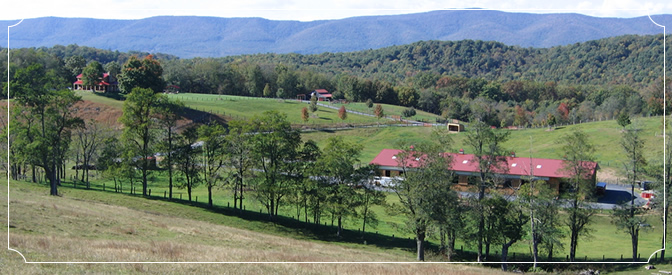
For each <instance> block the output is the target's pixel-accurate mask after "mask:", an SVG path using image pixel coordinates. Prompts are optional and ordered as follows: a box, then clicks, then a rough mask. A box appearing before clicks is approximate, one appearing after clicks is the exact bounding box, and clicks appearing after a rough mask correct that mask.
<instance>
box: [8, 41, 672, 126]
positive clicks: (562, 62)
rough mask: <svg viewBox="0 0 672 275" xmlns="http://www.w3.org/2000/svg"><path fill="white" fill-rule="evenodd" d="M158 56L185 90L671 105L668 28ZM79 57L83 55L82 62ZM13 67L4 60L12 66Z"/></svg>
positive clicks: (550, 109)
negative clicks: (534, 41) (335, 49)
mask: <svg viewBox="0 0 672 275" xmlns="http://www.w3.org/2000/svg"><path fill="white" fill-rule="evenodd" d="M668 47H669V42H668ZM5 51H6V50H5ZM5 51H3V52H5ZM131 55H144V54H142V53H138V52H131V53H120V52H112V51H105V50H99V49H94V48H88V47H78V46H76V45H70V46H56V47H52V48H38V49H21V50H13V52H12V55H11V56H12V58H11V63H12V64H13V66H16V67H17V68H21V67H22V66H24V65H25V64H30V62H39V63H42V64H45V67H46V68H47V69H53V70H54V71H55V72H57V74H58V75H60V76H61V77H63V78H64V79H70V80H72V79H74V76H75V75H76V74H78V69H79V68H83V66H84V65H85V63H86V62H87V61H89V62H90V61H93V60H95V61H98V62H100V63H103V64H105V65H106V66H108V65H110V66H108V67H109V68H119V66H118V64H123V63H124V62H126V60H127V59H128V57H129V56H131ZM78 57H81V58H78ZM154 57H155V58H156V59H157V60H159V61H160V62H161V66H162V67H163V78H164V80H165V81H166V84H168V85H169V86H171V87H172V88H171V89H177V90H179V91H181V92H191V93H206V94H229V95H242V96H254V97H276V96H278V94H279V93H278V91H280V90H281V91H282V93H281V94H282V95H283V97H285V98H297V96H298V95H301V94H303V95H307V94H309V93H310V92H311V91H313V90H315V89H327V90H328V91H330V92H331V93H332V94H333V95H334V97H335V99H344V100H347V101H351V102H352V101H355V102H356V101H359V102H364V101H367V100H371V101H373V102H376V103H388V104H395V105H402V106H406V107H409V108H410V107H414V108H416V109H420V110H424V111H428V112H432V113H435V114H439V115H442V116H444V117H445V118H447V119H450V118H453V119H460V120H471V119H473V118H477V119H481V120H485V121H487V122H488V123H490V124H491V125H496V126H511V125H515V126H525V125H545V124H549V123H566V122H577V121H585V120H593V119H611V118H614V117H616V116H617V115H619V114H627V115H629V116H632V115H658V114H662V113H663V93H662V91H663V89H662V88H663V87H662V75H663V36H662V35H650V36H634V35H628V36H620V37H612V38H606V39H601V40H595V41H588V42H585V43H577V44H573V45H569V46H562V47H553V48H521V47H516V46H507V45H504V44H502V43H498V42H487V41H478V40H477V41H474V40H463V41H456V42H453V41H421V42H417V43H413V44H409V45H402V46H393V47H388V48H382V49H377V50H366V51H359V52H350V53H323V54H316V55H300V54H257V55H243V56H233V57H225V58H192V59H178V58H176V57H174V56H170V55H162V54H157V55H154ZM79 59H82V60H83V61H80V62H79V63H82V62H84V65H82V64H79V65H73V64H76V63H77V62H74V61H76V60H79ZM114 62H116V63H117V64H111V63H114ZM112 65H116V66H112ZM78 66H80V67H78ZM6 68H7V66H6V63H3V71H4V72H5V73H4V74H3V76H6V75H7V74H6ZM4 78H5V77H3V82H4V81H6V80H5V79H4ZM668 84H669V82H668ZM475 116H477V117H475Z"/></svg>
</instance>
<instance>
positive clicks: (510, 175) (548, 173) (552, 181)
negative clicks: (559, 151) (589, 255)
mask: <svg viewBox="0 0 672 275" xmlns="http://www.w3.org/2000/svg"><path fill="white" fill-rule="evenodd" d="M401 152H402V150H397V149H383V150H382V151H380V153H379V154H378V155H377V156H376V157H375V158H374V159H373V160H372V161H371V164H374V165H377V166H378V167H379V169H380V172H381V175H382V176H384V177H394V176H399V175H400V173H401V171H402V168H401V164H400V160H399V159H398V158H397V156H398V155H399V154H400V153H401ZM444 154H448V155H450V157H451V158H452V160H453V161H452V163H451V165H450V167H448V169H450V170H452V171H455V174H457V176H458V184H461V185H467V184H468V182H469V177H476V176H478V175H479V169H478V163H476V162H475V161H474V155H472V154H464V151H463V150H460V153H444ZM505 159H506V166H507V168H508V169H502V170H503V172H500V173H497V174H499V175H500V176H501V177H502V178H504V179H505V180H506V182H507V183H506V184H508V185H510V186H512V187H519V186H520V185H521V184H522V183H524V182H525V181H529V179H530V177H531V176H533V177H534V179H537V180H544V181H546V182H547V183H548V184H549V185H550V187H551V188H553V189H555V190H556V191H559V190H560V183H561V182H563V180H564V179H567V178H570V177H571V176H572V175H571V173H570V172H569V171H566V170H565V169H563V163H564V162H565V161H564V160H560V159H541V158H521V157H516V156H515V155H513V154H512V156H508V157H506V158H505ZM406 165H407V167H411V168H412V167H418V161H417V160H416V159H408V160H406ZM586 166H587V168H588V169H589V170H590V171H591V175H590V180H591V181H592V182H593V185H594V183H595V182H596V181H597V170H598V169H599V166H598V165H597V163H596V162H586Z"/></svg>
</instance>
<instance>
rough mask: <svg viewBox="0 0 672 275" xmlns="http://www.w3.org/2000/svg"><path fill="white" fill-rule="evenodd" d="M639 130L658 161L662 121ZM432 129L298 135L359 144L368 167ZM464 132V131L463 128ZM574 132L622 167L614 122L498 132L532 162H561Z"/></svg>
mask: <svg viewBox="0 0 672 275" xmlns="http://www.w3.org/2000/svg"><path fill="white" fill-rule="evenodd" d="M634 121H635V122H634V123H637V124H638V125H639V127H641V128H642V129H643V131H642V138H643V140H644V143H645V152H646V153H645V157H646V158H647V159H649V160H655V159H656V158H661V157H662V155H660V152H662V148H663V137H662V136H661V135H660V132H662V130H661V129H660V125H662V117H651V118H637V119H634ZM432 128H433V127H381V128H375V127H374V128H365V129H352V130H343V131H334V132H331V131H329V132H311V133H304V134H303V135H302V137H303V139H304V140H308V139H312V140H315V141H317V142H318V145H323V143H322V142H324V141H326V139H327V138H328V137H330V136H334V135H337V136H343V138H344V139H346V140H350V141H354V142H357V143H360V144H362V145H363V146H364V151H363V152H362V158H361V161H362V162H364V163H368V162H370V161H371V160H373V158H374V157H375V156H376V155H377V154H378V153H379V152H380V150H381V149H383V148H394V146H395V144H396V143H397V141H399V140H409V141H412V142H413V141H417V142H420V141H423V140H424V141H430V140H431V132H432ZM467 130H468V127H467ZM574 130H582V131H584V132H585V133H586V134H587V135H588V136H589V141H590V142H591V143H592V144H593V145H595V149H596V152H595V158H596V160H597V161H598V162H599V163H600V166H602V167H615V168H618V169H620V168H621V166H622V161H623V160H624V159H623V153H622V149H621V146H620V139H621V130H622V129H621V127H620V126H619V125H618V124H617V123H616V121H614V120H610V121H596V122H588V123H583V124H576V125H568V126H560V127H556V128H554V129H553V130H549V129H548V128H539V129H521V130H505V129H502V130H499V131H508V132H510V133H511V134H510V138H509V141H507V142H506V143H505V144H504V147H505V148H508V149H509V150H510V151H513V152H516V154H517V155H518V156H524V157H528V156H530V154H531V155H532V156H533V157H535V158H562V152H561V150H560V148H561V145H560V144H558V143H557V142H558V141H560V140H561V139H562V137H563V136H565V135H567V134H569V133H571V132H572V131H574ZM465 137H466V133H464V132H463V133H457V134H454V135H453V141H454V144H453V146H452V147H453V148H454V151H455V152H457V151H458V150H459V149H460V148H462V149H464V150H465V153H467V154H468V153H470V152H469V148H468V146H467V145H466V143H465Z"/></svg>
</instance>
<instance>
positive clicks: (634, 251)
mask: <svg viewBox="0 0 672 275" xmlns="http://www.w3.org/2000/svg"><path fill="white" fill-rule="evenodd" d="M633 227H634V228H633V234H632V238H631V239H632V261H633V262H634V261H638V260H639V257H637V243H638V240H639V229H637V227H639V224H637V225H634V226H633Z"/></svg>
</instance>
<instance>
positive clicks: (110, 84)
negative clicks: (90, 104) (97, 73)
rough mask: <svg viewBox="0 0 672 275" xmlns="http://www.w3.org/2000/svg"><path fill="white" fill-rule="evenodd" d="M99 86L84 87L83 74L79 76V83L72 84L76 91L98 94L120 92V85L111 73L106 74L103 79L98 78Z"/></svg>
mask: <svg viewBox="0 0 672 275" xmlns="http://www.w3.org/2000/svg"><path fill="white" fill-rule="evenodd" d="M98 79H99V82H98V85H88V86H84V82H83V81H82V74H79V75H77V81H75V82H74V83H72V88H73V89H74V90H93V91H96V92H104V93H106V92H118V91H119V83H117V78H116V77H114V76H113V75H110V74H109V73H104V74H103V76H102V77H100V78H98Z"/></svg>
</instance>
